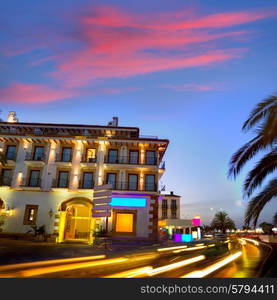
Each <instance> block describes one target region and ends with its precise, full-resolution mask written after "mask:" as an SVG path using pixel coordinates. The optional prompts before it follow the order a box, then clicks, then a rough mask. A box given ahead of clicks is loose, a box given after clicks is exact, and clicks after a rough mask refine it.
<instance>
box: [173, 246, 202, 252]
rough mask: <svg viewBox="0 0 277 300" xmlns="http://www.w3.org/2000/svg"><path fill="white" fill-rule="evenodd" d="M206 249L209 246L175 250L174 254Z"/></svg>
mask: <svg viewBox="0 0 277 300" xmlns="http://www.w3.org/2000/svg"><path fill="white" fill-rule="evenodd" d="M206 247H207V246H198V247H190V248H187V249H181V250H174V251H173V253H180V252H184V251H195V250H199V249H204V248H206Z"/></svg>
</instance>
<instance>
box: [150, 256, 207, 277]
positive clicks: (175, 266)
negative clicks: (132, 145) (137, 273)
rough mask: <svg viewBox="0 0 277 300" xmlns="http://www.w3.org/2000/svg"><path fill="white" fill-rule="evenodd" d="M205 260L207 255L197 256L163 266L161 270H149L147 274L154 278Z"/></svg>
mask: <svg viewBox="0 0 277 300" xmlns="http://www.w3.org/2000/svg"><path fill="white" fill-rule="evenodd" d="M205 258H206V257H205V255H199V256H195V257H193V258H189V259H185V260H182V261H179V262H176V263H173V264H170V265H166V266H162V267H159V268H156V269H153V270H148V271H146V273H147V275H148V276H154V275H157V274H160V273H164V272H167V271H172V270H174V269H178V268H180V267H183V266H187V265H190V264H193V263H195V262H198V261H200V260H204V259H205Z"/></svg>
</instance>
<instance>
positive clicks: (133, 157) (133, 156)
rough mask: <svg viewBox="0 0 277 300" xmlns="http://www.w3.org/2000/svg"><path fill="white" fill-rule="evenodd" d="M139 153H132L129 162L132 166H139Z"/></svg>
mask: <svg viewBox="0 0 277 300" xmlns="http://www.w3.org/2000/svg"><path fill="white" fill-rule="evenodd" d="M138 158H139V152H138V151H130V155H129V162H130V164H138Z"/></svg>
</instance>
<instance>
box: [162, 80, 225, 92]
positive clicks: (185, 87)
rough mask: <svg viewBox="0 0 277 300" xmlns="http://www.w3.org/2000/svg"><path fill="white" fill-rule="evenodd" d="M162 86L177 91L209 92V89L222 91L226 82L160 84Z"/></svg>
mask: <svg viewBox="0 0 277 300" xmlns="http://www.w3.org/2000/svg"><path fill="white" fill-rule="evenodd" d="M162 87H164V88H168V89H170V90H174V91H177V92H209V91H222V90H225V89H226V83H224V82H213V83H209V84H199V83H184V84H178V85H172V84H165V85H162Z"/></svg>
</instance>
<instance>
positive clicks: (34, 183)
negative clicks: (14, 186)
mask: <svg viewBox="0 0 277 300" xmlns="http://www.w3.org/2000/svg"><path fill="white" fill-rule="evenodd" d="M22 182H23V183H22V184H20V187H22V188H27V189H33V188H39V189H40V188H41V179H40V178H30V179H29V180H28V181H27V180H26V179H25V178H24V179H23V180H22Z"/></svg>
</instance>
